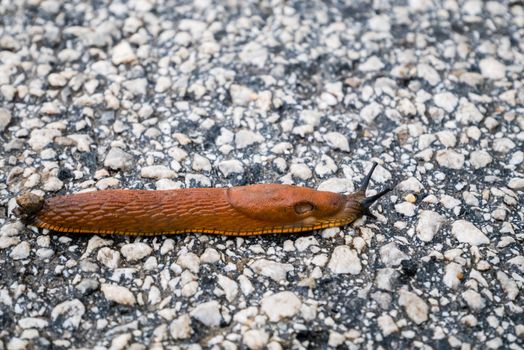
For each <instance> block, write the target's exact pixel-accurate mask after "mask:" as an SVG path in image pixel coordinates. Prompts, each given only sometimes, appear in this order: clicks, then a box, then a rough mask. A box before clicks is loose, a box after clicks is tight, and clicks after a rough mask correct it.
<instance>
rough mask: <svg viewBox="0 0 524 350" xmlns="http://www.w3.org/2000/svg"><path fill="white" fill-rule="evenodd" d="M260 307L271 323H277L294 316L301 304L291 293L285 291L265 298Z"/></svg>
mask: <svg viewBox="0 0 524 350" xmlns="http://www.w3.org/2000/svg"><path fill="white" fill-rule="evenodd" d="M260 305H261V310H262V312H263V313H265V314H266V315H267V316H268V318H269V320H270V321H271V322H278V321H280V320H282V319H284V318H286V317H293V316H294V315H296V314H297V313H298V312H299V310H300V307H301V306H302V302H301V301H300V299H299V298H298V297H297V296H296V295H295V294H294V293H293V292H289V291H285V292H280V293H276V294H272V295H269V296H265V297H264V298H262V301H261V302H260Z"/></svg>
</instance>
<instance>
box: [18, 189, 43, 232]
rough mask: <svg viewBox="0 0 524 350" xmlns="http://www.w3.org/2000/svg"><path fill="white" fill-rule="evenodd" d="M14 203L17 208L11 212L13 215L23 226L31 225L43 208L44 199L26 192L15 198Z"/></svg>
mask: <svg viewBox="0 0 524 350" xmlns="http://www.w3.org/2000/svg"><path fill="white" fill-rule="evenodd" d="M16 203H17V204H18V207H17V208H15V209H14V210H13V214H15V216H17V217H19V218H20V220H22V222H24V223H25V224H32V223H33V222H34V221H35V217H36V216H37V215H38V213H39V212H40V210H42V207H43V206H44V198H43V197H41V196H37V195H36V194H34V193H30V192H28V193H24V194H22V195H21V196H19V197H17V198H16Z"/></svg>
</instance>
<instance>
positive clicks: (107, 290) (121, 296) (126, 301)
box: [100, 283, 136, 305]
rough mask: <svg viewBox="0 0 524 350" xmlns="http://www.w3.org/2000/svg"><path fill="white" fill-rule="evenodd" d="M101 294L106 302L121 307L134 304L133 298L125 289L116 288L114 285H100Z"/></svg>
mask: <svg viewBox="0 0 524 350" xmlns="http://www.w3.org/2000/svg"><path fill="white" fill-rule="evenodd" d="M100 289H101V290H102V293H104V296H105V298H106V299H107V300H110V301H114V302H115V303H118V304H122V305H134V304H135V303H136V299H135V296H134V295H133V293H132V292H131V291H130V290H129V289H128V288H126V287H122V286H118V285H116V284H110V283H102V286H101V287H100Z"/></svg>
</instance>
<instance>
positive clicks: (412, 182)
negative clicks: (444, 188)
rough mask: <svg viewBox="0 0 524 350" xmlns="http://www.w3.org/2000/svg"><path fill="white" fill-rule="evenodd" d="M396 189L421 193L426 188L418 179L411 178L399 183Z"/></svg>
mask: <svg viewBox="0 0 524 350" xmlns="http://www.w3.org/2000/svg"><path fill="white" fill-rule="evenodd" d="M396 188H397V189H398V190H400V191H405V192H413V193H420V191H422V190H423V189H424V186H423V185H422V184H421V183H420V181H419V180H417V179H416V178H414V177H410V178H408V179H406V180H404V181H402V182H401V183H399V184H398V185H397V187H396Z"/></svg>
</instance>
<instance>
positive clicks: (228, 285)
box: [217, 275, 238, 302]
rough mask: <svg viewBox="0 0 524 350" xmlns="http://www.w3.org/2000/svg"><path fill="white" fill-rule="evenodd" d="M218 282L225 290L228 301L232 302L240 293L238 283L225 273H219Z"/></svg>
mask: <svg viewBox="0 0 524 350" xmlns="http://www.w3.org/2000/svg"><path fill="white" fill-rule="evenodd" d="M217 283H218V285H219V286H220V288H222V290H223V291H224V293H225V295H226V300H227V301H229V302H232V301H233V300H235V299H236V297H237V295H238V284H237V283H236V282H235V281H233V280H232V279H230V278H228V277H226V276H224V275H218V277H217Z"/></svg>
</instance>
